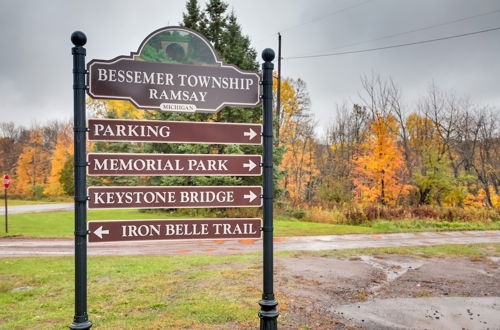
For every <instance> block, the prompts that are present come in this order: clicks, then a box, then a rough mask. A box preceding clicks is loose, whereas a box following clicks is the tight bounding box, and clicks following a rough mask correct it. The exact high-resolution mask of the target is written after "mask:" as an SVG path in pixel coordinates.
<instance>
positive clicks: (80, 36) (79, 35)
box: [71, 31, 87, 46]
mask: <svg viewBox="0 0 500 330" xmlns="http://www.w3.org/2000/svg"><path fill="white" fill-rule="evenodd" d="M71 42H72V43H73V45H75V46H83V45H85V44H86V43H87V36H86V35H85V33H83V32H82V31H75V32H73V33H72V34H71Z"/></svg>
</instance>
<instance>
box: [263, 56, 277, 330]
mask: <svg viewBox="0 0 500 330" xmlns="http://www.w3.org/2000/svg"><path fill="white" fill-rule="evenodd" d="M262 59H263V60H264V63H262V76H263V77H262V104H263V108H264V115H263V117H264V120H263V121H264V125H263V133H262V135H263V140H264V151H263V164H262V166H263V167H264V178H263V179H264V195H263V196H262V197H263V199H264V200H263V213H264V225H263V227H262V231H263V232H264V233H263V235H264V239H263V244H264V247H263V249H264V253H263V255H264V262H263V263H264V267H263V268H264V269H263V275H264V276H263V293H262V300H261V301H259V305H260V307H261V308H260V311H259V317H260V329H261V330H271V329H278V322H277V318H278V315H279V312H278V310H277V309H276V306H277V305H278V302H277V301H276V299H275V298H274V290H273V196H274V186H273V68H274V64H273V63H272V60H273V59H274V51H273V50H272V49H270V48H266V49H264V51H263V52H262Z"/></svg>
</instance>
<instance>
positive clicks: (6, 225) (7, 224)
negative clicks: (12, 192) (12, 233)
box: [5, 188, 9, 234]
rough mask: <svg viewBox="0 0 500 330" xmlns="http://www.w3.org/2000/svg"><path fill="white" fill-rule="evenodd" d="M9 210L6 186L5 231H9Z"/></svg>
mask: <svg viewBox="0 0 500 330" xmlns="http://www.w3.org/2000/svg"><path fill="white" fill-rule="evenodd" d="M7 215H8V212H7V188H5V233H6V234H7V233H8V232H9V221H8V217H7Z"/></svg>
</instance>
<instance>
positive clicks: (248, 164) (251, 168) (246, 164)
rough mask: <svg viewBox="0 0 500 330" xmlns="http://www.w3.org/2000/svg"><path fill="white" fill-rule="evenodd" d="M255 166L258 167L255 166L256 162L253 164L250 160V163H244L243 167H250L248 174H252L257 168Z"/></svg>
mask: <svg viewBox="0 0 500 330" xmlns="http://www.w3.org/2000/svg"><path fill="white" fill-rule="evenodd" d="M255 166H257V164H255V163H254V162H252V160H251V159H249V160H248V163H244V164H243V167H248V172H250V171H251V170H253V169H254V168H255Z"/></svg>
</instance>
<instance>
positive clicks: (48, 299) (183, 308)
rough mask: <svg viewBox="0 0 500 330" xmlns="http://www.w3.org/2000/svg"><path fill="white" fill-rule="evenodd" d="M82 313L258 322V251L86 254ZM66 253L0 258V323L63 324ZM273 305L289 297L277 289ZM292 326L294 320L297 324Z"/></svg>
mask: <svg viewBox="0 0 500 330" xmlns="http://www.w3.org/2000/svg"><path fill="white" fill-rule="evenodd" d="M360 254H363V255H380V254H399V255H408V256H425V257H444V256H446V257H486V256H500V244H471V245H440V246H431V247H409V248H383V249H357V250H349V251H327V252H325V251H321V252H278V253H276V258H280V257H290V256H292V257H294V256H295V257H296V256H305V255H323V256H330V255H331V256H346V257H349V256H353V255H360ZM88 274H89V280H88V294H89V296H88V312H89V315H90V320H91V321H92V322H93V323H94V324H95V327H96V328H99V329H138V328H143V329H165V328H194V329H234V328H257V327H258V318H257V315H256V313H257V311H258V309H259V307H258V305H257V301H258V300H259V298H260V294H261V276H262V275H261V256H260V255H259V254H243V255H231V256H218V257H217V256H175V257H92V258H89V260H88ZM73 290H74V287H73V258H67V257H64V258H62V257H51V258H5V259H0V306H2V308H0V329H66V328H67V325H68V324H69V323H71V321H72V317H73V299H74V297H73V293H74V291H73ZM277 294H278V296H279V297H280V311H281V312H283V313H287V311H288V306H289V304H290V303H291V301H288V300H289V299H288V298H287V296H286V292H278V293H277ZM297 327H298V326H297Z"/></svg>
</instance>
